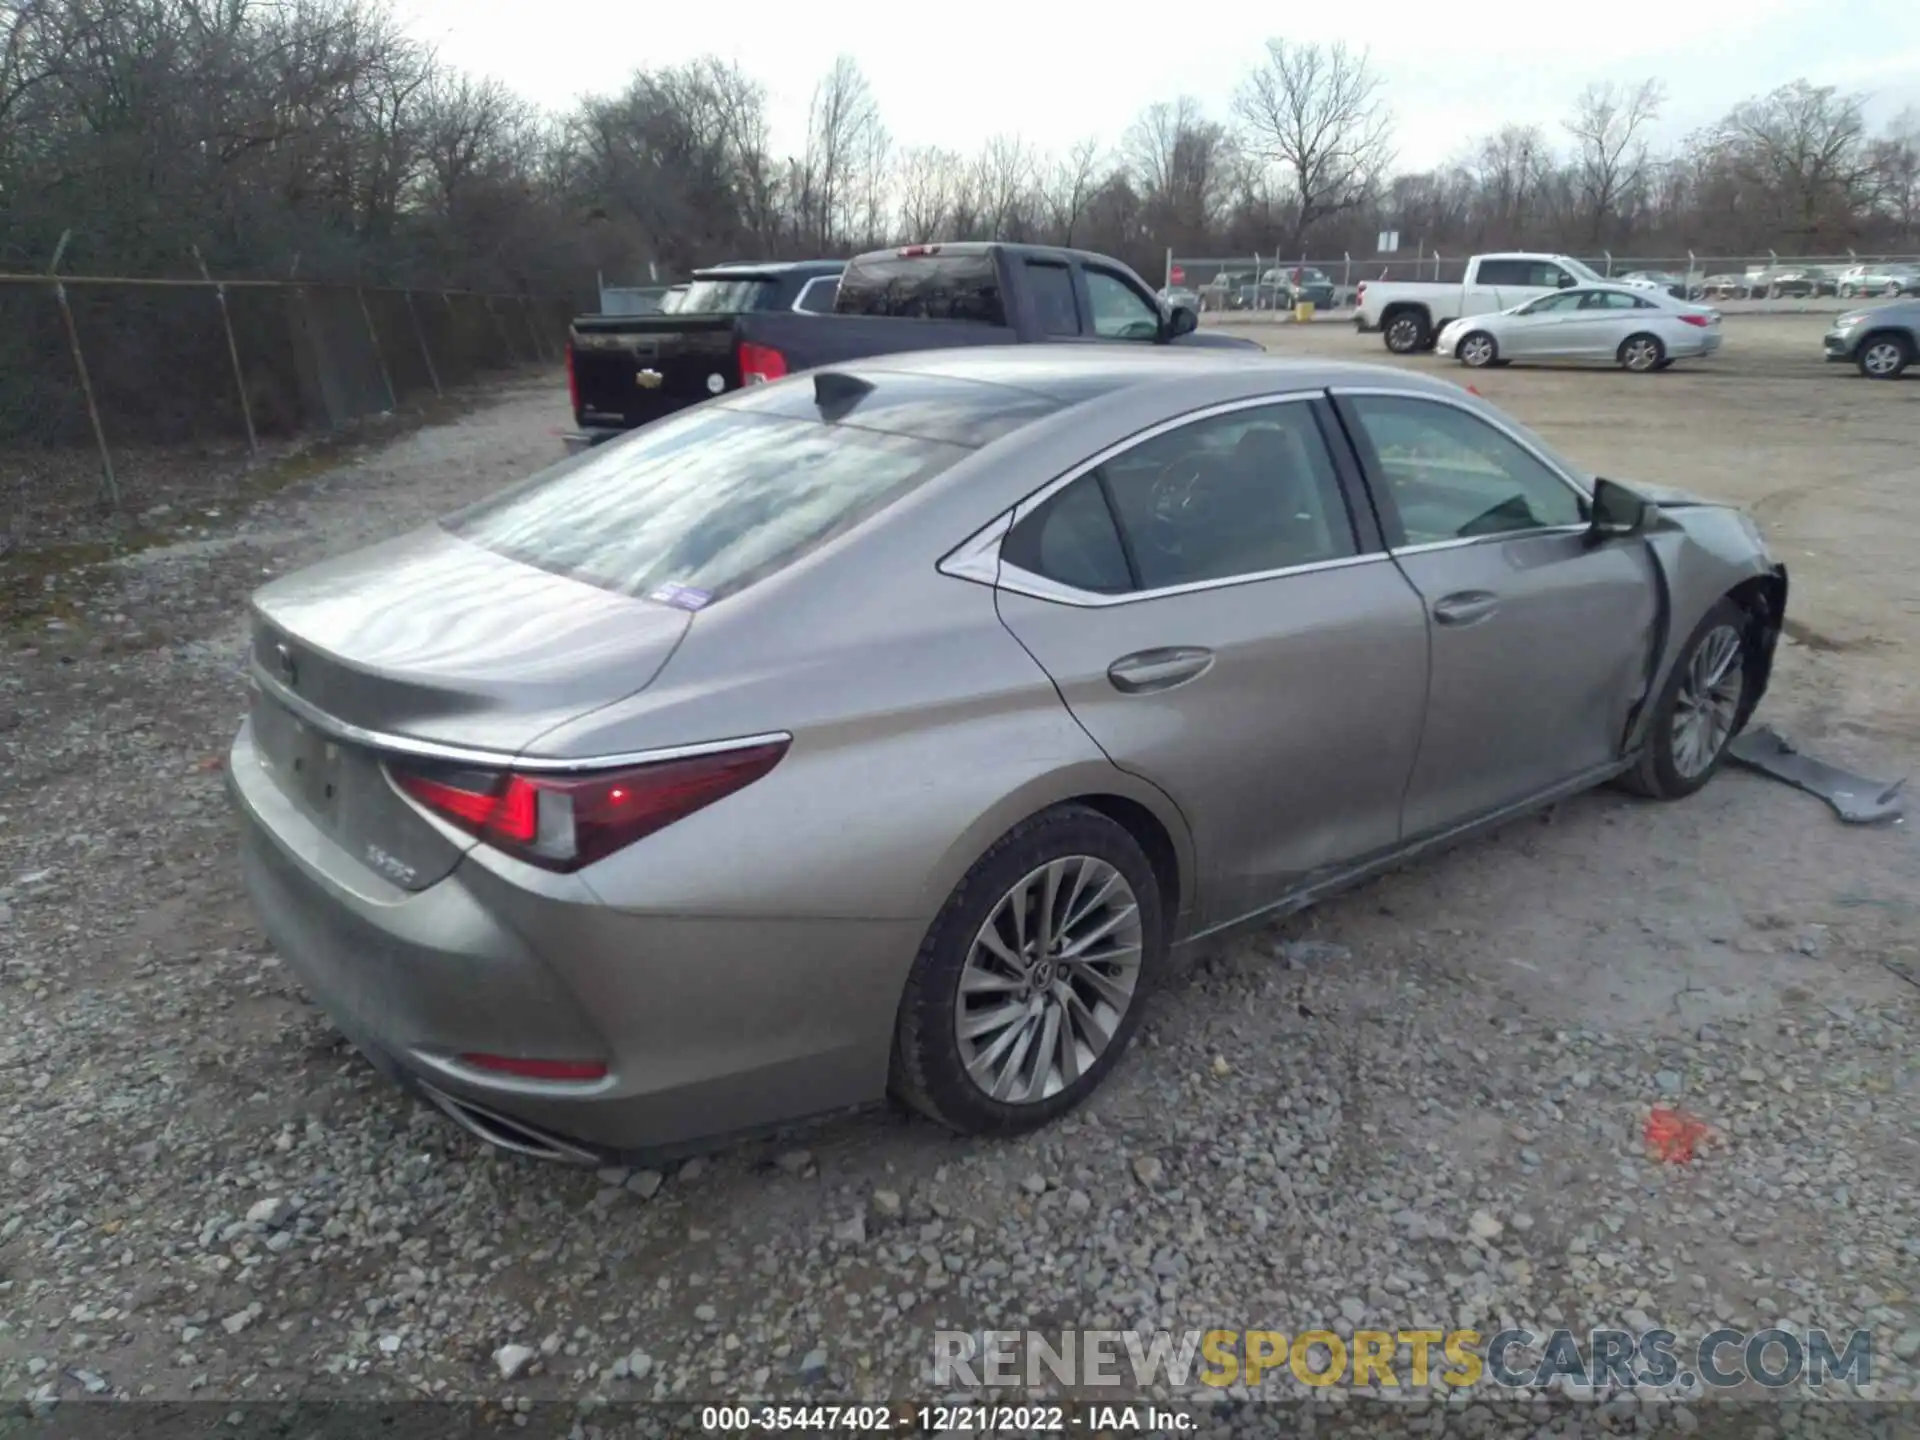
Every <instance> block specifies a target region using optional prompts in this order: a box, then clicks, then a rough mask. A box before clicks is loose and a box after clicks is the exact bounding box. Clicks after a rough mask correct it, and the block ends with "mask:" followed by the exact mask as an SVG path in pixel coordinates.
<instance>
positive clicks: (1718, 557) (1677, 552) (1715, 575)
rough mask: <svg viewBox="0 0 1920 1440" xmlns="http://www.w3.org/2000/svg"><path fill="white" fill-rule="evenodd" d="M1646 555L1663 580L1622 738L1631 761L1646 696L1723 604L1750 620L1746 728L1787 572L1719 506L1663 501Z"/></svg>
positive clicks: (1768, 658)
mask: <svg viewBox="0 0 1920 1440" xmlns="http://www.w3.org/2000/svg"><path fill="white" fill-rule="evenodd" d="M1644 538H1645V543H1646V546H1647V550H1648V553H1649V555H1650V556H1651V557H1652V559H1653V563H1654V565H1655V567H1656V569H1657V571H1658V572H1659V576H1660V578H1661V580H1662V581H1664V586H1665V594H1664V600H1665V604H1664V605H1663V606H1662V611H1663V613H1662V623H1661V624H1660V625H1659V626H1658V627H1657V628H1658V631H1659V633H1658V634H1656V635H1655V637H1654V644H1653V649H1652V654H1651V657H1650V663H1649V666H1648V680H1647V689H1646V693H1645V695H1644V696H1643V697H1642V699H1641V703H1640V704H1639V705H1637V706H1635V707H1634V711H1633V718H1632V720H1631V721H1630V723H1629V724H1628V727H1627V733H1626V734H1625V736H1624V737H1623V739H1622V745H1621V754H1622V756H1623V757H1625V756H1630V755H1632V754H1634V753H1635V752H1636V751H1638V750H1639V748H1640V747H1641V745H1642V744H1643V743H1644V741H1645V738H1646V727H1647V724H1648V722H1649V720H1650V718H1651V715H1652V710H1653V703H1652V702H1653V697H1654V696H1656V695H1658V694H1660V693H1661V691H1662V689H1663V688H1664V687H1665V685H1666V683H1667V679H1668V677H1669V676H1670V675H1671V673H1672V670H1673V666H1674V665H1675V664H1676V663H1677V661H1678V659H1679V656H1680V653H1681V650H1682V647H1683V646H1684V645H1685V644H1686V641H1687V637H1688V636H1690V635H1692V634H1693V632H1694V629H1695V628H1696V627H1697V626H1698V625H1699V624H1700V621H1701V619H1702V618H1703V617H1704V616H1705V615H1706V613H1707V611H1709V610H1710V609H1712V608H1713V606H1714V605H1716V604H1717V603H1719V601H1720V600H1721V599H1723V598H1730V599H1731V600H1732V601H1733V602H1734V603H1735V604H1736V605H1738V606H1739V607H1740V608H1741V609H1742V610H1743V611H1745V612H1746V614H1747V615H1748V617H1749V620H1750V622H1751V623H1750V628H1749V630H1748V638H1749V649H1748V661H1747V665H1748V673H1747V686H1746V693H1745V695H1744V697H1743V698H1742V701H1741V713H1740V716H1739V720H1738V725H1739V726H1742V727H1743V726H1745V724H1746V723H1747V721H1748V719H1749V718H1750V717H1751V716H1752V714H1753V711H1754V707H1755V706H1757V705H1758V704H1759V703H1760V700H1761V697H1762V696H1764V695H1765V694H1766V692H1767V688H1768V685H1769V683H1770V682H1771V680H1772V678H1773V661H1774V654H1775V651H1776V650H1777V648H1778V646H1779V642H1780V632H1781V628H1782V626H1783V625H1784V624H1785V622H1786V613H1787V567H1786V566H1785V565H1783V564H1781V563H1780V562H1778V561H1776V560H1775V559H1774V558H1773V557H1772V555H1770V554H1769V553H1768V552H1767V548H1766V542H1765V541H1764V539H1762V538H1761V536H1760V533H1759V530H1758V528H1757V527H1756V526H1755V525H1754V523H1753V522H1752V521H1751V520H1750V519H1748V518H1747V517H1746V516H1745V515H1743V514H1741V513H1740V512H1739V511H1738V510H1733V509H1729V508H1727V507H1725V506H1720V505H1690V504H1684V503H1674V502H1673V501H1668V502H1667V503H1665V504H1662V505H1661V506H1660V512H1659V522H1658V523H1657V524H1655V525H1654V526H1653V527H1652V528H1651V529H1649V530H1648V531H1647V533H1646V535H1645V537H1644Z"/></svg>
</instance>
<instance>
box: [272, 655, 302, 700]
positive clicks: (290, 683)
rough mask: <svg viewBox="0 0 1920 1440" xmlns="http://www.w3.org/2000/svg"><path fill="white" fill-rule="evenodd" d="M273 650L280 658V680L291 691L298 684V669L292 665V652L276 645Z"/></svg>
mask: <svg viewBox="0 0 1920 1440" xmlns="http://www.w3.org/2000/svg"><path fill="white" fill-rule="evenodd" d="M273 650H274V653H275V654H276V655H278V656H279V657H280V678H281V679H282V680H283V681H285V682H286V684H287V688H288V689H292V688H293V687H294V686H296V685H298V684H299V683H300V667H299V666H298V665H295V664H294V663H293V651H291V650H289V649H288V648H287V647H286V646H284V645H276V646H274V647H273Z"/></svg>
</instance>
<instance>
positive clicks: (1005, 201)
mask: <svg viewBox="0 0 1920 1440" xmlns="http://www.w3.org/2000/svg"><path fill="white" fill-rule="evenodd" d="M973 173H974V185H973V188H974V194H975V195H977V196H978V197H979V204H980V224H981V226H982V227H983V228H984V230H985V232H986V234H987V236H988V238H990V239H994V240H1015V241H1018V240H1024V239H1026V238H1027V236H1026V234H1025V230H1026V222H1027V219H1028V209H1029V204H1028V202H1029V201H1030V199H1031V198H1032V195H1033V189H1034V183H1035V178H1036V175H1037V169H1036V161H1035V158H1034V154H1033V151H1032V150H1030V149H1029V148H1028V147H1027V144H1026V142H1025V141H1024V140H1022V139H1021V138H1020V137H1019V136H1018V135H995V136H994V137H993V138H992V139H990V140H988V141H987V143H986V145H985V147H984V148H983V149H982V150H981V152H980V156H979V158H978V159H977V160H975V162H974V171H973Z"/></svg>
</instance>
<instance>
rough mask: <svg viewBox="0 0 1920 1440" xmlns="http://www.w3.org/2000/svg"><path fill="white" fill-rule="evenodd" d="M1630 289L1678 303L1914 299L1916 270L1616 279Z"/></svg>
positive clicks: (1653, 273) (1888, 267) (1816, 268)
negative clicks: (1663, 294) (1662, 294)
mask: <svg viewBox="0 0 1920 1440" xmlns="http://www.w3.org/2000/svg"><path fill="white" fill-rule="evenodd" d="M1620 283H1621V284H1623V285H1631V286H1634V287H1635V288H1642V289H1656V290H1665V291H1666V292H1667V293H1668V294H1670V295H1673V296H1674V297H1675V298H1677V299H1682V300H1783V299H1784V300H1797V299H1817V298H1820V297H1823V296H1828V295H1837V296H1839V297H1840V298H1841V299H1852V298H1853V297H1855V296H1873V295H1884V296H1887V297H1889V298H1892V297H1897V296H1900V295H1914V294H1920V266H1914V265H1905V264H1894V263H1877V264H1862V265H1776V266H1767V265H1751V266H1749V267H1748V268H1747V269H1746V270H1744V271H1742V272H1740V273H1737V274H1736V273H1732V272H1727V273H1722V274H1711V275H1676V274H1673V273H1672V272H1670V271H1661V270H1635V271H1632V272H1630V273H1628V274H1625V275H1622V276H1621V277H1620Z"/></svg>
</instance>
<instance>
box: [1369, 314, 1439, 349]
mask: <svg viewBox="0 0 1920 1440" xmlns="http://www.w3.org/2000/svg"><path fill="white" fill-rule="evenodd" d="M1380 329H1381V333H1382V338H1384V339H1385V341H1386V343H1387V349H1389V350H1391V351H1392V352H1393V353H1394V354H1395V355H1412V354H1415V353H1416V352H1418V351H1421V350H1424V349H1426V348H1427V347H1428V346H1429V345H1431V344H1432V343H1433V330H1432V327H1431V326H1429V325H1428V324H1427V317H1426V316H1425V315H1423V314H1421V313H1420V312H1419V311H1418V310H1397V311H1395V312H1394V313H1393V314H1391V315H1388V316H1387V317H1386V318H1385V319H1383V320H1382V321H1381V322H1380Z"/></svg>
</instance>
